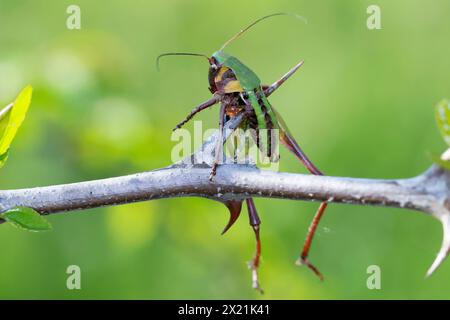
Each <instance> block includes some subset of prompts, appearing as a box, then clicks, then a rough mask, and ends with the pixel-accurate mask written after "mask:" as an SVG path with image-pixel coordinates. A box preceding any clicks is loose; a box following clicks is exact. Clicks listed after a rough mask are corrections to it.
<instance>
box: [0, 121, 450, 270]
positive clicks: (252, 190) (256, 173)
mask: <svg viewBox="0 0 450 320" xmlns="http://www.w3.org/2000/svg"><path fill="white" fill-rule="evenodd" d="M241 120H242V118H238V119H236V120H235V121H233V122H231V123H229V124H228V126H227V128H228V129H234V128H235V127H236V126H237V125H239V123H240V121H241ZM227 132H231V131H230V130H228V131H227ZM216 139H217V135H213V136H212V137H211V138H210V139H209V140H208V141H206V142H205V144H204V145H203V147H202V148H201V150H199V151H197V152H196V153H194V154H193V155H192V156H190V157H188V158H186V159H184V160H183V161H181V162H179V163H176V164H175V165H172V166H169V167H166V168H163V169H159V170H154V171H149V172H143V173H137V174H132V175H127V176H121V177H115V178H108V179H101V180H94V181H86V182H79V183H71V184H62V185H54V186H47V187H37V188H28V189H17V190H1V191H0V211H4V210H7V209H10V208H13V207H16V206H26V207H31V208H34V209H35V210H37V211H38V212H40V213H41V214H53V213H58V212H67V211H75V210H80V209H88V208H95V207H101V206H109V205H118V204H124V203H131V202H136V201H146V200H154V199H162V198H172V197H204V198H209V199H213V200H217V201H221V202H223V201H226V200H230V199H233V200H240V199H245V198H248V197H265V198H280V199H296V200H307V201H327V202H336V203H347V204H355V205H375V206H389V207H396V208H404V209H412V210H417V211H421V212H424V213H426V214H429V215H430V216H433V217H434V218H436V219H438V220H439V221H441V223H442V225H443V228H444V240H443V244H442V248H441V250H440V251H439V253H438V256H437V258H436V260H435V261H434V263H433V265H432V266H431V267H430V269H429V270H428V273H427V274H428V275H430V274H431V273H433V272H434V270H435V269H436V268H437V267H438V266H439V265H440V264H441V262H442V261H443V260H444V259H445V257H446V256H447V254H448V253H449V247H450V172H448V171H446V170H444V169H441V168H439V167H437V166H432V167H431V168H430V169H428V170H427V171H426V172H424V173H423V174H420V175H419V176H416V177H413V178H409V179H391V180H380V179H358V178H344V177H331V176H312V175H304V174H293V173H281V172H271V171H264V170H259V169H257V168H256V167H254V166H250V165H237V164H223V165H221V166H219V168H218V170H217V176H216V177H215V179H214V181H212V182H211V181H209V179H208V177H209V174H210V170H211V169H210V166H209V165H210V163H211V161H212V160H211V159H212V156H213V149H214V146H215V141H216ZM192 162H194V164H193V163H192Z"/></svg>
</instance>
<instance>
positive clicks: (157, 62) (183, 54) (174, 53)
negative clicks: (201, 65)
mask: <svg viewBox="0 0 450 320" xmlns="http://www.w3.org/2000/svg"><path fill="white" fill-rule="evenodd" d="M166 56H195V57H204V58H206V59H207V60H208V61H209V57H208V56H207V55H204V54H201V53H190V52H167V53H163V54H160V55H159V56H158V57H157V58H156V69H157V70H158V71H159V59H161V58H162V57H166Z"/></svg>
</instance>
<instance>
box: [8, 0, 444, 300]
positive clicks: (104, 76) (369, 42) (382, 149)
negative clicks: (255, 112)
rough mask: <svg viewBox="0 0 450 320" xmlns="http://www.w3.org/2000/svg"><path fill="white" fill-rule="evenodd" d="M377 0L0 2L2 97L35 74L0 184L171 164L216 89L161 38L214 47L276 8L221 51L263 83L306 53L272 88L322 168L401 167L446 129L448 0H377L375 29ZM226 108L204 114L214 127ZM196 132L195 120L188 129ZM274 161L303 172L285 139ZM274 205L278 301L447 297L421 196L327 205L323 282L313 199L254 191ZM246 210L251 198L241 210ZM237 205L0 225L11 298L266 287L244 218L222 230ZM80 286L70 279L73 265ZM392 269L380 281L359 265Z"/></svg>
mask: <svg viewBox="0 0 450 320" xmlns="http://www.w3.org/2000/svg"><path fill="white" fill-rule="evenodd" d="M373 3H374V2H373V1H339V2H338V1H333V0H329V1H314V2H313V1H288V0H277V1H258V2H256V1H255V2H250V1H248V2H243V1H237V0H231V1H211V0H208V1H191V0H170V1H143V0H141V1H138V0H136V1H125V0H121V1H105V0H101V1H95V2H93V1H87V0H79V1H76V3H75V4H77V5H79V6H80V7H81V23H82V24H81V30H68V29H67V28H66V19H67V17H68V14H67V13H66V9H67V7H68V6H69V5H70V4H74V2H73V1H56V0H53V1H42V0H39V1H36V0H35V1H31V0H30V1H23V0H17V1H5V0H1V1H0V45H1V50H0V105H1V106H4V105H6V104H7V103H9V102H10V101H11V100H12V99H14V97H15V96H16V94H17V93H18V92H19V91H20V90H21V89H22V88H23V87H24V86H25V85H26V84H31V85H33V87H34V89H35V91H34V97H33V101H32V105H31V108H30V111H29V113H28V116H27V119H26V121H25V123H24V125H23V127H22V128H21V129H20V131H19V133H18V136H17V138H16V140H15V141H14V143H13V147H12V150H11V153H10V158H9V162H8V163H7V165H6V166H5V168H4V169H2V171H1V173H0V174H1V179H0V180H1V181H0V188H2V189H11V188H22V187H32V186H44V185H50V184H60V183H69V182H77V181H82V180H89V179H97V178H104V177H110V176H117V175H123V174H130V173H134V172H139V171H145V170H151V169H155V168H159V167H163V166H166V165H168V164H170V152H171V148H172V147H173V146H174V145H175V144H176V143H175V142H172V141H171V140H170V136H171V129H172V128H173V126H174V125H175V124H176V123H177V122H178V121H179V120H181V119H182V118H183V117H184V116H185V115H186V114H187V113H188V112H189V111H190V110H191V109H192V108H193V107H194V106H195V105H197V104H198V103H200V102H202V101H204V100H206V99H207V98H208V97H209V91H208V90H207V64H206V63H205V61H203V60H201V59H195V58H192V59H191V58H187V57H186V58H170V59H169V58H168V59H167V60H164V61H163V62H162V71H161V72H159V73H158V72H157V71H156V68H155V64H154V59H155V57H156V56H157V55H158V54H159V53H162V52H167V51H192V52H202V53H207V54H210V53H212V52H213V51H215V50H216V49H218V48H219V47H220V46H221V44H222V43H223V42H224V41H225V40H226V39H228V38H229V37H230V36H231V35H233V34H234V33H236V32H237V31H238V30H240V29H241V28H242V27H243V26H245V25H246V24H248V23H249V22H250V21H252V20H254V19H255V18H257V17H260V16H262V15H266V14H269V13H273V12H278V11H289V12H296V13H299V14H301V15H303V16H304V17H306V18H307V20H308V24H306V25H305V24H304V23H302V22H299V21H297V20H295V19H291V18H281V17H277V18H274V19H272V20H270V21H265V22H264V23H261V24H260V25H258V26H257V27H255V28H254V29H253V30H252V31H251V32H249V33H248V34H246V35H245V36H244V37H242V38H241V39H240V40H239V41H237V42H235V43H233V45H231V46H230V47H229V48H228V51H229V52H230V53H232V54H234V55H236V56H238V57H239V58H241V59H242V60H243V61H244V62H245V63H247V64H248V65H249V66H250V67H251V68H252V69H253V70H254V71H255V72H256V73H258V74H259V76H260V77H261V79H263V81H264V82H268V83H270V82H272V81H273V80H275V79H277V78H278V77H280V76H281V75H282V74H284V72H286V71H287V70H288V69H289V68H290V67H292V66H293V65H294V64H295V63H296V62H298V61H299V60H300V59H305V65H304V67H302V69H301V71H300V72H298V73H297V74H296V75H295V76H294V77H293V78H292V79H290V80H289V82H287V83H286V84H285V85H284V87H283V88H282V89H280V90H279V91H278V92H277V93H276V94H275V95H273V97H271V101H272V103H273V104H274V105H275V106H277V107H278V109H279V111H280V112H281V113H282V114H283V115H284V117H285V118H286V120H287V122H288V124H289V126H290V128H291V130H292V132H293V133H294V135H295V137H297V139H298V141H299V142H300V143H301V145H302V146H303V148H304V149H305V150H306V152H307V153H308V154H309V155H310V157H311V158H312V159H313V160H314V161H315V162H316V163H317V165H318V166H319V167H320V168H322V169H323V170H324V171H325V172H326V173H327V174H329V175H338V176H353V177H366V178H403V177H410V176H414V175H417V174H419V173H421V172H422V171H424V170H425V169H426V168H427V167H428V166H429V165H430V160H429V157H428V156H427V153H428V152H440V151H442V150H443V149H444V146H445V145H444V142H443V141H442V139H441V137H440V136H439V133H438V130H437V128H436V125H435V121H434V109H433V107H434V105H435V104H436V103H437V102H438V101H439V100H440V99H441V98H444V97H448V96H450V85H449V84H450V81H449V80H450V73H449V67H450V59H449V57H450V42H449V41H448V34H449V30H450V19H448V12H449V10H450V3H449V2H448V1H446V0H440V1H433V3H432V4H431V3H425V2H423V1H419V0H415V1H406V0H404V1H387V0H386V1H381V0H379V1H376V4H378V5H379V6H380V7H381V10H382V12H381V14H382V16H381V18H382V30H372V31H371V30H368V29H367V27H366V19H367V17H368V15H367V13H366V8H367V6H368V5H370V4H373ZM217 117H218V108H215V109H211V110H209V111H205V112H204V113H202V114H201V115H200V116H199V117H198V118H197V119H201V120H203V121H204V127H215V126H216V123H217V121H218V120H217V119H218V118H217ZM187 128H190V129H192V124H190V125H189V126H187ZM282 159H283V160H282V161H281V168H280V169H281V170H282V171H290V172H305V171H304V170H303V168H301V166H300V165H299V164H298V162H297V161H296V160H295V159H294V158H293V157H292V156H291V155H289V154H288V153H287V152H286V151H283V152H282ZM256 204H257V207H258V209H259V212H260V215H261V217H262V220H263V224H262V241H263V263H262V267H261V281H262V285H263V287H264V289H265V290H266V295H264V296H263V298H269V299H338V298H343V299H355V298H358V299H372V298H374V299H382V298H386V299H399V298H401V299H415V298H450V281H449V280H450V262H449V261H447V262H446V263H444V265H443V266H442V268H440V269H439V270H438V271H437V272H436V274H435V275H433V276H432V277H431V278H430V279H427V280H425V279H424V275H425V271H426V270H427V268H428V267H429V265H430V264H431V262H432V261H433V259H434V257H435V255H436V253H437V251H438V248H439V246H440V243H441V226H440V224H439V222H438V221H435V220H434V219H432V218H430V217H428V216H426V215H424V214H421V213H416V212H412V211H406V210H399V209H390V208H375V207H360V206H350V205H332V206H330V208H329V210H328V213H327V215H326V216H325V218H324V219H323V223H322V224H321V225H320V229H319V231H318V235H317V237H316V239H315V242H314V245H313V249H312V255H311V260H312V261H313V262H315V263H316V264H317V265H318V267H319V268H320V270H321V271H322V272H323V273H324V275H325V279H326V280H325V282H323V283H321V282H320V281H319V280H318V279H317V278H316V277H315V276H314V275H313V274H312V273H311V272H310V271H309V270H307V269H305V268H298V267H296V266H295V265H294V261H295V259H296V258H297V255H298V253H299V250H300V247H301V245H302V243H303V240H304V237H305V234H306V231H307V228H308V224H309V221H310V220H311V218H312V215H313V213H314V212H315V209H316V207H317V204H312V203H306V202H297V201H287V200H275V199H257V200H256ZM244 213H245V212H244ZM227 218H228V213H227V211H226V209H225V207H223V206H222V205H221V204H219V203H215V202H213V201H210V200H204V199H196V198H180V199H168V200H158V201H152V202H146V203H139V204H133V205H124V206H118V207H110V208H103V209H95V210H87V211H83V212H79V213H75V214H62V215H55V216H51V217H50V218H49V219H50V221H51V223H52V224H53V226H54V230H53V231H51V232H48V233H41V234H36V233H27V232H24V231H21V230H18V229H15V228H14V227H12V226H10V225H2V226H0V243H1V244H2V245H1V248H2V249H1V258H0V297H1V298H12V299H16V298H63V299H80V298H87V299H94V298H100V299H106V298H113V299H116V298H125V299H167V298H190V299H206V298H211V299H218V298H225V299H229V298H233V299H241V298H250V299H253V298H260V297H261V296H260V295H259V294H257V293H256V292H254V291H253V290H252V289H251V286H250V274H249V271H248V270H247V267H246V261H248V260H249V259H250V257H251V256H252V254H253V248H254V238H253V233H252V230H251V229H250V228H249V227H248V222H247V217H245V215H243V216H242V218H241V219H240V220H239V221H238V223H237V224H236V226H235V227H234V228H233V229H232V230H231V231H230V232H229V233H227V234H226V235H225V236H220V231H221V230H222V228H223V226H224V224H225V223H226V221H227ZM71 264H76V265H79V266H80V267H81V270H82V289H81V290H74V291H69V290H67V289H66V278H67V274H66V268H67V266H68V265H71ZM369 265H379V266H380V267H381V276H382V283H381V286H382V288H381V290H368V289H367V287H366V279H367V277H368V274H367V273H366V269H367V267H368V266H369Z"/></svg>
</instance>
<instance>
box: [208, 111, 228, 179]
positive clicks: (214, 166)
mask: <svg viewBox="0 0 450 320" xmlns="http://www.w3.org/2000/svg"><path fill="white" fill-rule="evenodd" d="M224 124H225V104H223V103H222V105H221V106H220V121H219V135H218V137H217V142H216V150H215V154H214V162H213V164H212V169H211V173H210V175H209V181H212V179H213V178H214V176H215V175H216V172H217V166H218V165H219V163H220V161H221V160H222V158H223V136H224V135H223V128H224Z"/></svg>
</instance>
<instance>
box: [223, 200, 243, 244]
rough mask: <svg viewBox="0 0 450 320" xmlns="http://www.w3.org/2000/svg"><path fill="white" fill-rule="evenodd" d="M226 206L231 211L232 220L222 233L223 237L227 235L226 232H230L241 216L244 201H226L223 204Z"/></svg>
mask: <svg viewBox="0 0 450 320" xmlns="http://www.w3.org/2000/svg"><path fill="white" fill-rule="evenodd" d="M223 204H224V205H226V206H227V208H228V210H229V211H230V220H228V223H227V225H226V226H225V228H224V229H223V231H222V233H221V234H222V235H223V234H225V232H227V231H228V229H230V228H231V227H232V226H233V224H234V223H235V222H236V220H237V218H239V215H240V214H241V209H242V201H233V200H230V201H225V202H224V203H223Z"/></svg>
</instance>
